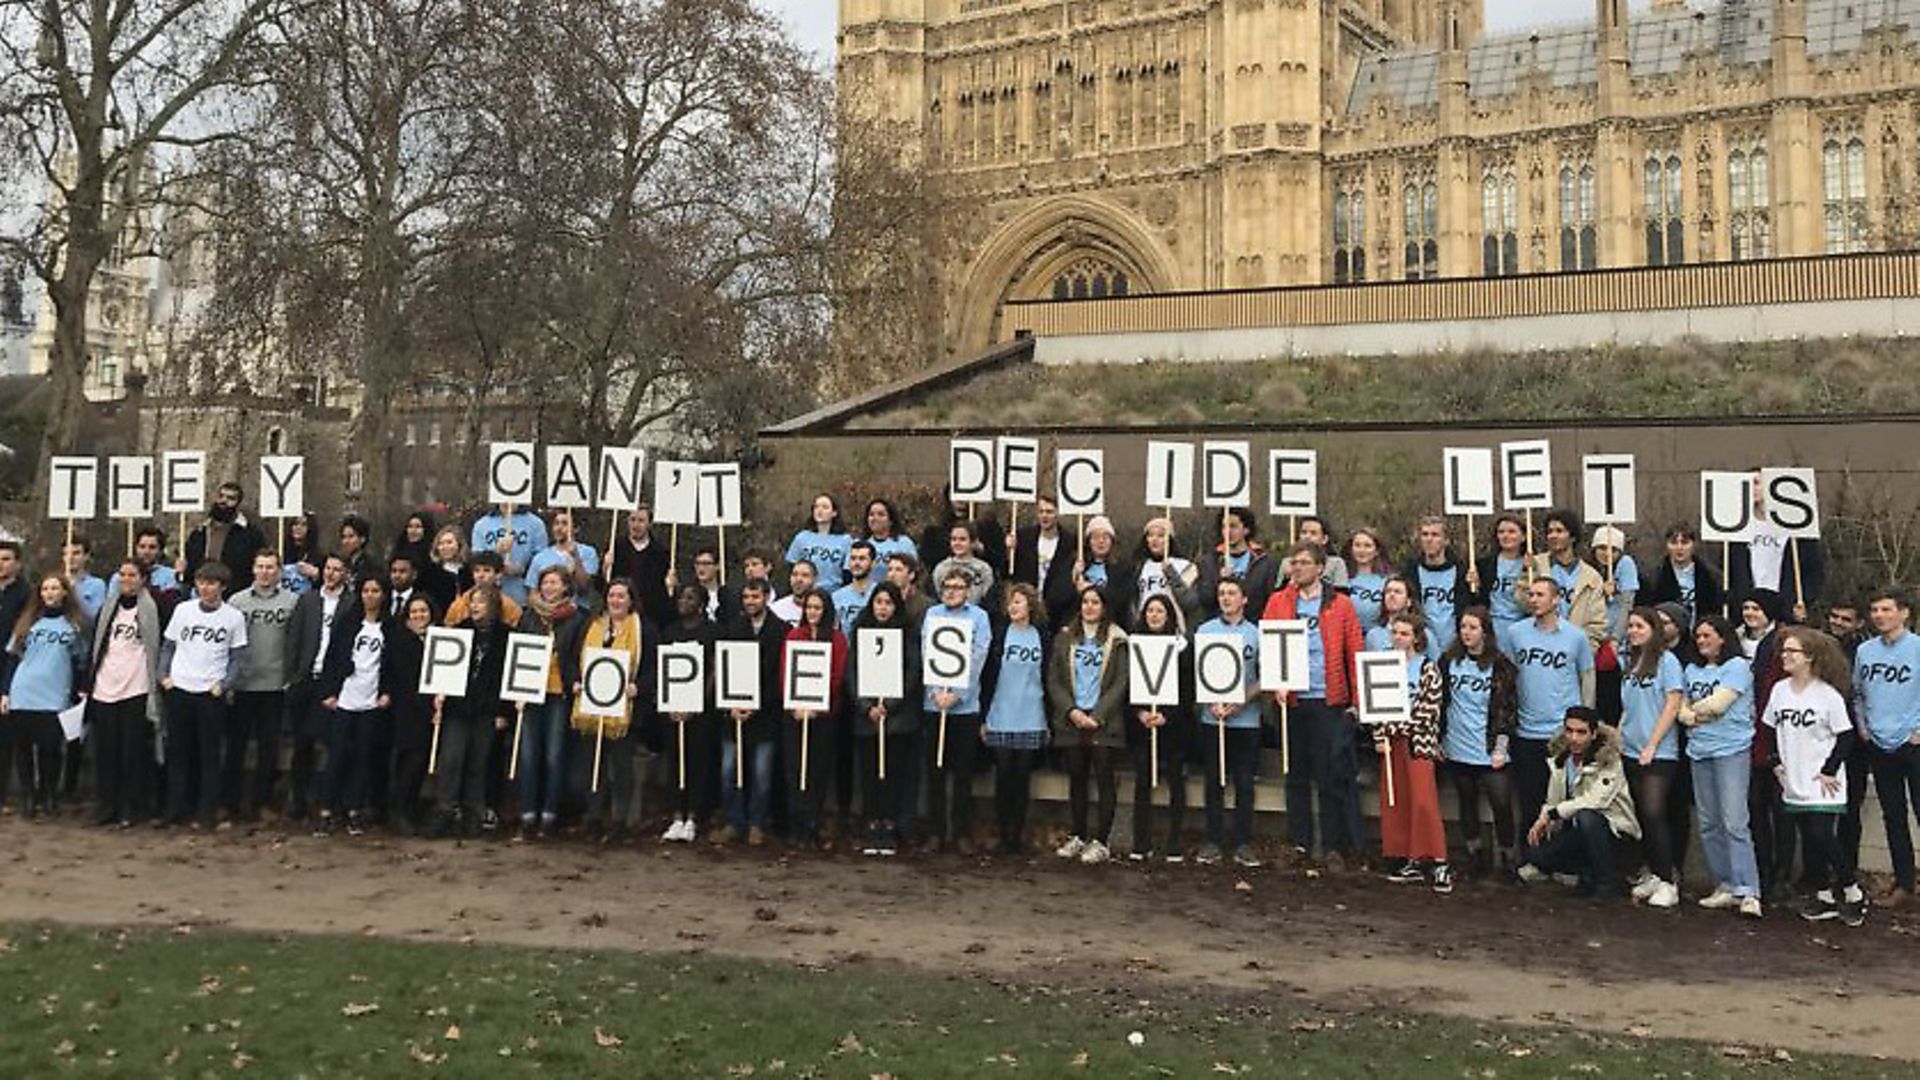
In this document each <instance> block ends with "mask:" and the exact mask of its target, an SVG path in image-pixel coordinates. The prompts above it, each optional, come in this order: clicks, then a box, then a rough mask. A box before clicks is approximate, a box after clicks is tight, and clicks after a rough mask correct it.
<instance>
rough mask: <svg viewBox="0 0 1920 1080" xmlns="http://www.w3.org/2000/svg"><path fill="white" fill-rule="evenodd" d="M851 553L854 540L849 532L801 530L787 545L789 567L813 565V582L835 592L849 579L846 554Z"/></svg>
mask: <svg viewBox="0 0 1920 1080" xmlns="http://www.w3.org/2000/svg"><path fill="white" fill-rule="evenodd" d="M852 550H853V537H851V536H848V535H847V534H846V533H823V532H819V531H818V530H815V529H802V530H800V531H799V532H797V533H794V534H793V539H792V540H790V541H788V542H787V565H788V566H792V565H793V564H795V563H797V562H800V561H801V560H805V561H807V562H810V563H812V564H813V580H814V583H815V584H817V585H819V586H820V588H822V589H826V590H828V591H832V590H834V589H837V588H839V587H840V583H841V582H843V581H845V580H846V579H847V552H849V551H852Z"/></svg>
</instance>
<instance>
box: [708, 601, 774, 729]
mask: <svg viewBox="0 0 1920 1080" xmlns="http://www.w3.org/2000/svg"><path fill="white" fill-rule="evenodd" d="M787 630H788V627H787V624H786V622H785V621H783V620H782V619H781V618H780V617H779V616H778V615H775V614H773V613H772V612H768V613H767V617H766V618H765V619H763V620H762V621H761V623H760V629H759V630H757V631H756V630H755V629H754V628H753V620H751V619H749V618H747V616H746V614H745V613H742V614H739V615H736V616H734V618H733V619H732V621H730V622H728V623H727V624H726V625H725V626H724V627H723V628H722V629H721V632H720V637H721V639H722V640H725V641H751V642H754V643H755V644H757V645H758V646H759V647H760V708H758V709H756V710H755V711H754V714H753V716H752V717H751V718H749V719H748V720H747V722H746V723H745V724H744V725H742V727H741V733H742V734H743V735H745V736H746V741H747V744H748V745H753V744H755V743H760V742H765V741H766V740H768V739H773V738H777V737H778V736H779V734H780V676H781V670H780V666H781V663H782V662H783V658H784V656H785V653H786V647H787ZM725 730H726V733H727V734H729V735H731V734H732V732H733V725H732V724H731V723H728V724H727V725H726V728H725Z"/></svg>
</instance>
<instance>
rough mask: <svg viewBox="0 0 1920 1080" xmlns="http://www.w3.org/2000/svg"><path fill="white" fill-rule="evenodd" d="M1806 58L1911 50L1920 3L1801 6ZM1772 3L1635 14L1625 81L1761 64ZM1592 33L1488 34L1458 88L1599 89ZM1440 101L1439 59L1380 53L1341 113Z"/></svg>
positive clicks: (1483, 92) (1424, 53) (1428, 50)
mask: <svg viewBox="0 0 1920 1080" xmlns="http://www.w3.org/2000/svg"><path fill="white" fill-rule="evenodd" d="M1806 9H1807V55H1808V56H1809V57H1811V58H1814V59H1816V60H1817V59H1820V58H1824V57H1831V56H1838V55H1843V54H1846V53H1851V52H1857V51H1858V50H1859V49H1860V48H1861V47H1862V46H1863V44H1864V43H1865V42H1866V40H1867V37H1868V35H1869V34H1871V33H1872V32H1873V31H1874V30H1876V29H1878V28H1881V27H1897V28H1900V29H1901V30H1902V31H1903V32H1904V33H1905V34H1906V36H1907V37H1908V39H1909V40H1916V41H1920V0H1807V2H1806ZM1773 13H1774V4H1773V2H1772V0H1721V2H1720V3H1718V4H1715V5H1712V6H1695V7H1678V8H1664V9H1660V10H1656V11H1645V12H1636V13H1635V14H1634V15H1633V18H1632V20H1631V21H1630V22H1629V23H1628V30H1627V37H1628V59H1629V62H1630V68H1629V70H1631V72H1632V73H1633V76H1634V77H1635V78H1649V77H1657V76H1662V75H1672V74H1674V73H1676V72H1678V71H1679V70H1680V68H1681V65H1682V63H1684V62H1685V60H1686V58H1687V57H1688V56H1690V55H1692V54H1695V53H1701V52H1706V53H1711V54H1713V55H1714V56H1716V57H1718V59H1719V60H1720V62H1721V63H1723V64H1727V65H1730V66H1738V65H1764V64H1766V63H1768V62H1769V59H1770V57H1771V52H1772V41H1773ZM1599 55H1600V33H1599V28H1598V27H1596V26H1595V25H1594V24H1593V23H1592V22H1591V21H1589V22H1586V23H1575V24H1563V25H1558V26H1547V27H1540V28H1537V29H1533V30H1521V31H1516V32H1513V33H1507V34H1498V35H1494V36H1491V37H1487V38H1484V39H1482V40H1481V41H1479V42H1477V43H1475V44H1473V45H1471V46H1469V47H1468V49H1467V86H1468V92H1469V93H1470V94H1471V95H1472V96H1473V97H1475V98H1497V97H1504V96H1507V95H1510V94H1512V93H1514V92H1515V91H1516V90H1518V89H1519V88H1520V86H1521V85H1522V83H1523V82H1524V81H1525V80H1526V78H1527V77H1528V75H1529V74H1530V73H1532V72H1534V71H1535V70H1538V71H1541V72H1543V73H1544V74H1545V75H1546V77H1547V79H1548V80H1549V82H1550V84H1551V85H1552V86H1553V87H1555V88H1556V89H1573V88H1577V87H1581V86H1590V85H1594V84H1595V83H1597V82H1598V81H1599ZM1439 97H1440V50H1439V49H1438V48H1434V47H1423V48H1417V49H1406V50H1399V51H1394V52H1388V53H1382V54H1380V55H1378V56H1375V57H1372V58H1370V59H1368V60H1366V61H1364V62H1362V63H1361V65H1360V67H1359V70H1358V71H1357V72H1356V73H1355V76H1354V82H1353V91H1352V93H1351V94H1350V95H1349V97H1348V99H1347V112H1348V113H1349V114H1358V113H1362V112H1365V111H1366V110H1368V109H1370V108H1372V107H1373V106H1374V105H1376V104H1378V103H1381V102H1387V103H1393V104H1398V105H1400V106H1402V107H1404V108H1420V107H1422V106H1431V105H1433V104H1435V103H1436V102H1438V101H1439Z"/></svg>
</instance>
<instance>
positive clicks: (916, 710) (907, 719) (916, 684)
mask: <svg viewBox="0 0 1920 1080" xmlns="http://www.w3.org/2000/svg"><path fill="white" fill-rule="evenodd" d="M869 628H870V629H877V628H876V627H871V626H869ZM860 629H861V623H855V624H854V628H853V629H852V630H850V631H848V632H847V671H846V684H845V685H846V697H847V702H848V706H847V708H848V711H849V712H850V713H851V715H850V716H849V718H848V723H849V724H850V725H851V727H850V728H849V729H848V730H850V731H852V732H853V734H854V735H855V736H857V737H858V736H863V737H867V738H872V737H874V736H876V735H877V734H878V731H879V729H878V728H876V727H874V725H873V721H872V720H870V719H868V718H867V710H868V709H869V708H871V707H872V706H873V705H875V704H876V703H881V704H885V705H886V706H887V734H889V735H901V734H906V733H908V732H914V731H919V730H920V712H921V709H920V706H921V704H922V702H924V701H925V700H926V689H925V686H924V685H923V684H922V683H921V681H920V678H921V675H922V668H921V662H920V628H919V626H917V625H915V624H914V623H912V622H909V621H908V620H907V619H905V618H901V617H897V618H896V619H895V620H894V625H893V626H890V627H886V629H890V630H891V629H898V630H900V631H901V637H902V638H903V640H904V641H905V644H906V647H905V648H904V649H903V650H902V651H901V665H902V670H901V674H902V676H903V679H902V681H901V689H902V690H903V691H905V694H904V696H902V697H900V698H897V699H895V698H887V699H885V700H884V701H883V700H882V699H880V698H863V697H860V696H858V691H859V689H860V649H859V648H858V643H857V639H858V637H859V631H860ZM980 700H981V707H980V712H981V714H982V715H985V713H986V711H987V710H986V698H985V697H982V698H981V699H980Z"/></svg>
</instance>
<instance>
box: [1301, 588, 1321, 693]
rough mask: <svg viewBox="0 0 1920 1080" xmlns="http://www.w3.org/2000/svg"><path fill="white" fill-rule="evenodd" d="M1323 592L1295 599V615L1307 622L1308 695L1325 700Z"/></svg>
mask: <svg viewBox="0 0 1920 1080" xmlns="http://www.w3.org/2000/svg"><path fill="white" fill-rule="evenodd" d="M1326 598H1327V595H1326V593H1325V592H1322V593H1321V594H1320V595H1319V596H1316V597H1314V598H1313V599H1311V600H1309V599H1307V598H1306V597H1304V596H1302V597H1299V598H1298V599H1296V600H1295V601H1294V617H1295V618H1297V619H1304V620H1306V623H1307V696H1308V697H1310V698H1317V699H1319V700H1321V701H1325V700H1326V697H1327V642H1326V639H1325V638H1324V637H1322V636H1321V634H1320V606H1321V605H1322V604H1323V603H1325V602H1326Z"/></svg>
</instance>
